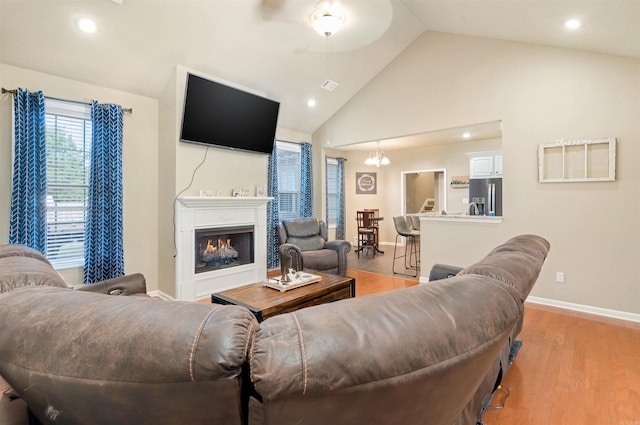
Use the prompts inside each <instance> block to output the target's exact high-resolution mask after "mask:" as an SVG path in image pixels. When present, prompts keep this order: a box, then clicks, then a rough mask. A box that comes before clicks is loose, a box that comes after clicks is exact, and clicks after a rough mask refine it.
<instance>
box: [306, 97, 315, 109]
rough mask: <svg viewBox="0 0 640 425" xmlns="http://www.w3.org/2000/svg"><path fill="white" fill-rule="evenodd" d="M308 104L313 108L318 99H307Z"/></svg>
mask: <svg viewBox="0 0 640 425" xmlns="http://www.w3.org/2000/svg"><path fill="white" fill-rule="evenodd" d="M307 106H308V107H309V108H313V107H314V106H316V100H315V99H309V100H307Z"/></svg>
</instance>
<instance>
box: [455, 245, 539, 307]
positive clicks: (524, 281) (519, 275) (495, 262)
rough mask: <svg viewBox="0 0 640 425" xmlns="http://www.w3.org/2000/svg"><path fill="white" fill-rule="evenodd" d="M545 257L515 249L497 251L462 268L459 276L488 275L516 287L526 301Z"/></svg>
mask: <svg viewBox="0 0 640 425" xmlns="http://www.w3.org/2000/svg"><path fill="white" fill-rule="evenodd" d="M543 262H544V259H542V260H538V258H536V257H533V256H531V255H529V254H526V253H523V252H515V251H503V252H495V253H493V254H491V255H488V256H486V257H485V258H483V259H482V260H480V261H479V262H477V263H475V264H473V265H471V266H469V267H465V268H464V269H462V270H461V271H460V272H459V273H458V276H462V275H468V274H477V275H481V276H487V277H490V278H493V279H496V280H499V281H501V282H504V283H506V284H507V285H509V286H511V287H513V288H514V289H516V291H517V292H518V294H519V295H520V301H521V302H524V300H526V299H527V296H528V295H529V292H531V289H532V288H533V285H534V283H535V281H536V279H537V277H538V274H539V273H540V268H541V267H542V263H543Z"/></svg>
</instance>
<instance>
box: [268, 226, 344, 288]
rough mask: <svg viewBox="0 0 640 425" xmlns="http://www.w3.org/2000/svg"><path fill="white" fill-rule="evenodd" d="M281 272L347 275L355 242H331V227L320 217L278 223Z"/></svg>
mask: <svg viewBox="0 0 640 425" xmlns="http://www.w3.org/2000/svg"><path fill="white" fill-rule="evenodd" d="M278 238H279V239H280V248H279V250H280V270H281V272H282V273H284V272H285V271H286V270H287V269H289V268H293V269H294V270H302V269H307V270H317V271H323V272H325V273H333V274H338V275H340V276H345V275H346V273H347V253H348V252H349V251H351V243H350V242H348V241H345V240H334V241H330V240H329V237H328V231H327V226H326V225H325V223H324V221H322V220H318V219H317V218H313V217H311V218H296V219H291V220H282V222H281V223H278Z"/></svg>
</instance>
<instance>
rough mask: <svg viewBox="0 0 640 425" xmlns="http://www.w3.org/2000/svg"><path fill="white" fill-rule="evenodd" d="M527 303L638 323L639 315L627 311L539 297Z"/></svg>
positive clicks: (529, 298)
mask: <svg viewBox="0 0 640 425" xmlns="http://www.w3.org/2000/svg"><path fill="white" fill-rule="evenodd" d="M527 301H528V302H531V303H534V304H542V305H547V306H550V307H558V308H563V309H565V310H573V311H579V312H582V313H588V314H595V315H596V316H604V317H611V318H613V319H620V320H627V321H630V322H638V323H640V314H636V313H629V312H627V311H619V310H610V309H608V308H601V307H593V306H590V305H584V304H574V303H570V302H566V301H557V300H551V299H548V298H540V297H528V298H527Z"/></svg>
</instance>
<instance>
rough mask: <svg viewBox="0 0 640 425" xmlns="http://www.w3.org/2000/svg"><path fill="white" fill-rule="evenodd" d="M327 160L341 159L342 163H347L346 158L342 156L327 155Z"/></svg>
mask: <svg viewBox="0 0 640 425" xmlns="http://www.w3.org/2000/svg"><path fill="white" fill-rule="evenodd" d="M327 158H329V159H339V158H342V159H344V162H347V158H345V157H343V156H329V155H327Z"/></svg>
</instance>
